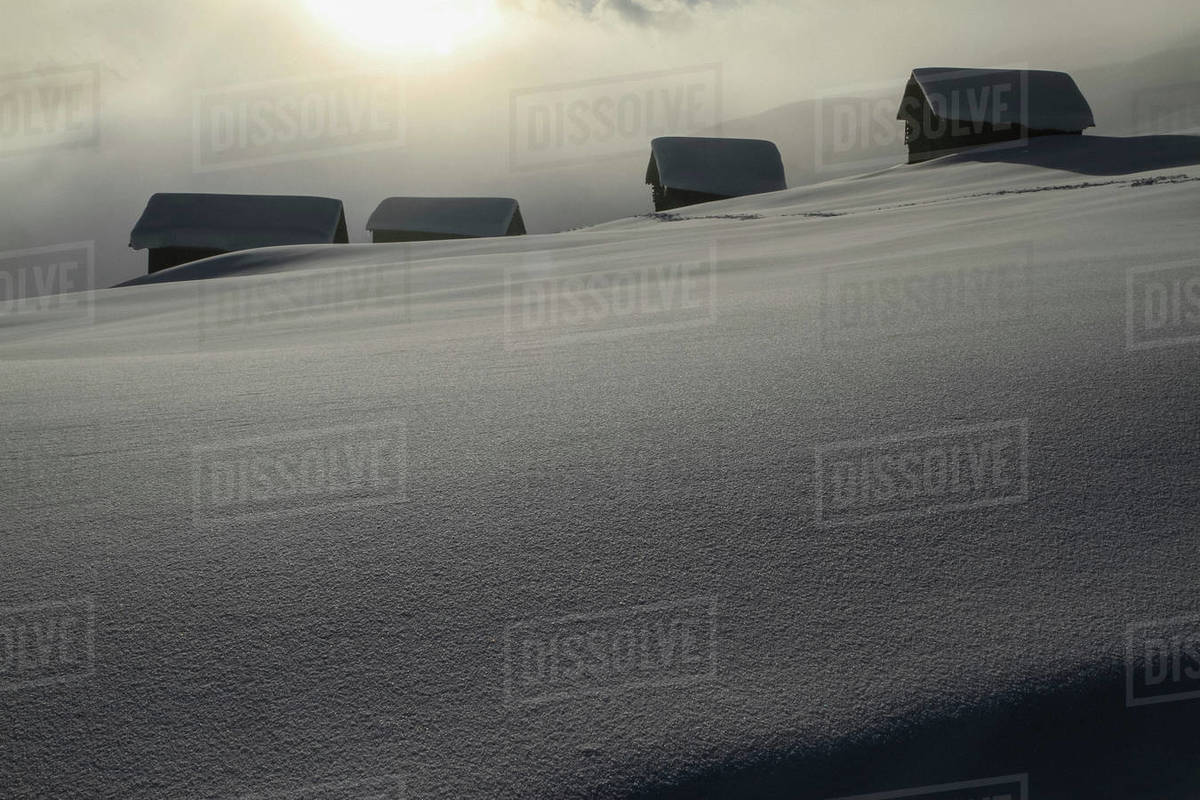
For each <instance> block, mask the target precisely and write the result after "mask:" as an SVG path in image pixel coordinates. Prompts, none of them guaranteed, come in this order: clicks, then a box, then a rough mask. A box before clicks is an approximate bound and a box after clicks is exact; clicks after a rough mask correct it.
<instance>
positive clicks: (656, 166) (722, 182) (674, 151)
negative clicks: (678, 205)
mask: <svg viewBox="0 0 1200 800" xmlns="http://www.w3.org/2000/svg"><path fill="white" fill-rule="evenodd" d="M646 183H650V184H655V183H657V184H660V185H662V186H665V187H666V188H668V189H682V190H685V191H689V192H705V193H706V194H715V195H720V196H722V197H741V196H742V195H747V194H762V193H763V192H777V191H780V190H783V189H786V188H787V179H786V178H785V177H784V174H783V160H782V159H781V158H780V157H779V148H777V147H776V146H775V145H774V143H772V142H768V141H766V140H763V139H714V138H703V137H699V136H662V137H659V138H657V139H655V140H654V141H652V142H651V143H650V166H649V167H647V169H646Z"/></svg>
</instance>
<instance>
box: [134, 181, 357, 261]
mask: <svg viewBox="0 0 1200 800" xmlns="http://www.w3.org/2000/svg"><path fill="white" fill-rule="evenodd" d="M341 221H342V201H340V200H333V199H331V198H328V197H290V196H286V195H246V194H171V193H159V194H155V195H153V196H151V198H150V201H149V202H148V203H147V204H146V210H145V211H143V212H142V216H141V218H140V219H139V220H138V221H137V224H136V225H135V226H134V228H133V232H132V233H131V234H130V236H129V246H130V247H133V248H136V249H138V250H141V249H144V248H150V247H201V248H212V249H214V250H246V249H249V248H252V247H269V246H273V245H288V244H318V243H324V242H333V241H335V237H336V235H337V230H338V224H339V223H340V222H341Z"/></svg>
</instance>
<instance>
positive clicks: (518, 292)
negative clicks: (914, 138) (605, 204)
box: [0, 137, 1200, 798]
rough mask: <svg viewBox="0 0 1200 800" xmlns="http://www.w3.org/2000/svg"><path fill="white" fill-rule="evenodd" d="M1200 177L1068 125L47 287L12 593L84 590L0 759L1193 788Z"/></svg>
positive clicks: (408, 775)
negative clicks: (695, 190) (617, 200)
mask: <svg viewBox="0 0 1200 800" xmlns="http://www.w3.org/2000/svg"><path fill="white" fill-rule="evenodd" d="M1198 211H1200V140H1198V139H1196V138H1191V137H1167V138H1154V139H1145V140H1102V139H1095V138H1093V137H1073V138H1072V140H1071V141H1066V140H1061V141H1059V140H1053V139H1048V140H1040V141H1034V142H1031V143H1030V144H1029V146H1028V147H1027V148H1024V149H1019V150H1014V149H1000V150H996V151H995V152H976V153H973V154H966V155H962V156H956V157H951V158H947V159H942V160H939V161H934V162H930V163H928V164H924V165H919V166H912V167H910V166H900V167H896V168H893V169H889V170H885V171H882V172H879V173H875V174H871V175H866V176H861V177H858V178H853V179H846V180H840V181H835V182H830V183H826V184H821V185H817V186H812V187H808V188H804V189H798V190H791V191H785V192H777V193H774V194H768V195H761V196H756V197H746V198H739V199H735V200H730V201H725V202H721V203H713V204H708V205H703V206H696V207H692V208H688V209H685V210H683V211H681V212H678V213H675V214H671V215H657V216H649V217H643V218H637V219H630V220H622V221H619V222H614V223H610V224H607V225H602V226H598V227H596V228H592V229H588V230H582V231H577V232H572V233H567V234H559V235H553V236H529V237H519V238H508V239H495V240H487V241H454V242H431V243H420V244H409V245H380V246H366V245H362V246H359V245H350V246H299V247H286V248H269V249H263V250H254V251H249V252H245V253H240V254H232V255H228V256H221V257H217V258H213V259H208V260H205V261H201V262H197V263H194V264H188V265H185V266H181V267H177V268H175V269H172V270H167V271H165V272H163V273H159V274H157V275H155V276H150V277H148V278H146V279H143V280H141V281H139V282H138V283H139V284H140V285H136V286H127V287H124V288H118V289H113V290H106V291H99V292H96V293H94V295H90V296H87V297H86V298H81V299H80V302H78V303H76V304H75V305H73V306H64V307H62V308H58V309H56V310H37V308H36V307H34V306H33V305H18V306H17V307H15V308H14V309H13V310H12V312H11V313H9V314H7V315H5V317H4V318H0V322H2V323H3V328H0V337H2V340H0V356H2V357H3V358H4V360H5V375H6V377H5V379H4V381H3V382H2V383H0V387H2V392H3V408H4V412H3V414H4V420H5V423H4V428H5V432H6V449H5V452H6V455H5V460H6V468H5V470H4V479H3V483H4V486H3V492H2V493H0V514H2V516H3V518H4V519H5V520H6V522H7V525H6V527H7V531H6V535H5V538H4V543H3V554H4V561H5V564H6V577H7V580H6V581H5V582H4V584H3V586H0V602H2V603H3V604H4V605H5V607H6V608H10V609H25V610H24V611H21V612H20V613H21V614H25V615H26V616H25V617H21V619H26V618H27V617H28V615H30V614H42V615H43V616H42V617H39V619H44V618H45V616H44V615H45V614H46V613H47V612H46V610H45V609H46V607H45V606H42V605H37V604H40V603H44V602H46V601H69V600H72V599H78V598H84V600H83V601H80V602H83V603H84V605H83V606H80V607H81V608H82V607H87V608H94V623H93V624H92V625H91V627H90V630H91V631H92V634H93V637H92V639H93V647H92V650H91V651H90V657H88V656H87V655H86V654H84V655H81V657H80V658H79V659H76V660H73V661H71V664H70V665H68V666H69V667H70V670H71V671H70V674H67V675H65V678H64V680H52V681H51V682H49V683H47V682H44V681H43V682H37V681H38V679H39V675H40V677H41V678H46V677H47V676H48V677H50V678H55V677H56V676H57V677H63V676H58V675H57V674H54V675H48V674H41V673H39V672H38V670H39V669H42V670H43V672H44V671H45V670H46V669H49V667H47V666H46V664H44V663H43V662H41V661H39V660H38V659H37V658H36V657H34V658H32V659H31V660H30V659H27V661H26V662H20V664H18V665H17V666H11V664H12V663H15V662H10V668H11V669H14V670H18V672H19V674H17V675H16V678H17V679H19V680H14V681H9V684H10V689H9V691H6V693H5V695H4V697H3V706H2V707H3V717H4V725H3V730H4V734H3V738H2V741H3V747H2V748H0V785H3V786H4V787H5V790H4V794H5V795H6V796H8V797H43V796H63V797H97V798H99V797H113V798H118V797H119V798H138V797H146V798H149V797H162V796H171V797H196V798H219V797H242V796H267V797H275V796H279V797H310V796H312V797H316V796H322V797H324V796H353V792H354V791H360V792H363V791H366V789H364V788H363V787H366V786H370V787H372V789H371V791H374V792H375V794H380V793H382V792H384V791H393V789H380V788H379V786H380V784H379V782H380V781H384V782H389V781H391V780H392V779H393V777H394V779H395V781H396V783H395V784H394V787H399V786H401V785H403V787H404V789H403V791H405V792H406V793H407V796H411V797H425V796H435V797H564V796H567V797H584V796H587V797H637V796H666V797H699V796H729V797H768V796H769V797H784V796H786V797H792V798H796V797H800V798H822V797H840V796H848V795H857V794H864V793H871V792H889V791H899V790H905V789H909V788H911V787H919V786H935V785H943V784H953V783H957V782H970V781H980V780H982V779H989V778H992V777H995V776H1022V778H1023V780H1024V781H1025V784H1024V785H1025V786H1026V787H1027V789H1028V793H1029V796H1030V797H1036V798H1042V797H1064V798H1065V797H1083V796H1120V797H1145V798H1186V797H1193V796H1195V793H1196V790H1197V787H1200V756H1198V755H1197V753H1200V735H1198V734H1197V732H1196V729H1195V725H1194V723H1193V721H1192V717H1193V716H1194V711H1195V706H1194V703H1195V702H1196V701H1195V700H1189V699H1187V696H1188V693H1187V691H1185V690H1187V689H1189V688H1190V684H1188V683H1187V681H1188V678H1187V677H1186V675H1183V674H1171V673H1170V671H1169V670H1167V671H1165V672H1164V671H1163V669H1162V664H1160V663H1159V662H1154V663H1151V659H1153V658H1156V657H1157V656H1155V653H1156V652H1158V651H1156V650H1155V649H1154V648H1156V647H1157V648H1160V650H1161V648H1163V647H1166V646H1167V645H1166V644H1164V643H1170V642H1174V641H1179V642H1184V643H1186V642H1188V641H1190V639H1189V638H1188V634H1187V631H1188V630H1189V629H1188V628H1187V625H1189V624H1193V625H1194V622H1193V623H1189V622H1188V621H1187V620H1189V619H1191V617H1190V616H1189V615H1196V614H1200V608H1198V607H1197V600H1196V597H1195V585H1196V575H1197V572H1198V570H1200V555H1198V551H1197V548H1196V544H1195V535H1196V520H1197V519H1200V491H1198V489H1200V486H1198V482H1200V477H1198V476H1200V461H1198V453H1200V448H1198V447H1197V445H1198V443H1200V439H1198V429H1197V416H1196V407H1197V397H1198V394H1200V393H1198V389H1200V350H1198V349H1197V345H1196V343H1195V341H1194V340H1195V335H1196V330H1195V329H1194V327H1189V326H1192V325H1193V323H1192V322H1190V321H1189V318H1188V316H1187V314H1186V313H1184V312H1186V311H1188V310H1189V307H1188V306H1187V303H1188V302H1190V300H1189V297H1190V295H1188V294H1187V292H1186V289H1185V287H1187V286H1190V285H1193V284H1192V283H1189V282H1190V281H1192V280H1193V279H1195V278H1196V271H1197V269H1200V266H1198V265H1197V260H1196V259H1197V250H1198V245H1200V235H1198V233H1197V226H1196V224H1195V221H1196V217H1197V212H1198ZM1174 287H1180V292H1176V293H1175V294H1174V295H1172V294H1171V292H1172V291H1173V290H1174ZM1160 292H1167V294H1166V295H1163V296H1164V297H1167V304H1166V305H1162V304H1160V303H1159V302H1158V299H1157V298H1159V297H1160V294H1159V293H1160ZM1172 303H1173V304H1174V305H1172ZM1172 308H1176V309H1179V310H1180V313H1179V314H1173V313H1172ZM939 459H940V460H939ZM889 481H890V482H891V483H890V485H889ZM89 603H90V605H87V604H89ZM30 609H33V610H30ZM14 613H17V612H11V613H10V614H9V616H8V617H6V619H8V620H10V621H11V620H12V619H16V617H13V616H12V614H14ZM78 619H84V620H86V619H88V618H87V617H86V616H80V617H78ZM1171 620H1174V621H1175V622H1170V623H1167V622H1164V621H1171ZM31 624H32V623H31ZM39 624H40V623H39ZM15 625H16V623H12V624H10V625H9V626H8V627H7V628H6V630H8V631H13V630H18V629H19V628H18V627H14V626H15ZM1163 625H1174V626H1176V630H1175V632H1166V633H1164V632H1162V631H1160V630H1159V628H1160V627H1161V626H1163ZM1179 626H1183V627H1182V628H1180V627H1179ZM86 627H87V626H86V625H84V626H83V628H86ZM32 629H34V630H46V628H45V626H44V625H43V626H41V627H36V626H35V627H34V628H32ZM81 629H82V628H72V629H71V630H73V631H77V630H81ZM21 630H23V629H21ZM1179 630H1183V631H1184V633H1182V634H1181V633H1179V632H1178V631H1179ZM1190 630H1193V631H1194V628H1192V629H1190ZM11 641H14V642H15V641H16V639H15V638H13V639H12V640H11ZM10 647H16V645H15V644H14V645H10ZM9 652H12V650H10V651H9ZM30 652H33V653H34V654H35V655H36V651H30ZM81 652H82V651H81ZM1163 652H1165V651H1163ZM1131 654H1132V655H1131ZM1185 655H1186V654H1185ZM1127 657H1131V659H1132V660H1131V661H1130V662H1129V665H1127V664H1126V659H1127ZM1168 660H1169V659H1168ZM1162 663H1167V662H1162ZM1181 663H1182V664H1183V665H1184V666H1186V665H1188V664H1190V662H1189V661H1187V660H1186V658H1184V659H1183V660H1182V662H1181ZM21 664H24V666H21ZM55 664H56V665H57V666H56V668H59V667H61V668H62V669H67V667H64V666H63V665H62V664H59V663H58V662H57V661H56V662H55ZM1127 666H1129V668H1130V669H1129V671H1128V672H1127V671H1126V670H1127ZM21 669H24V670H26V672H20V670H21ZM26 673H28V674H26ZM5 677H6V679H8V678H13V677H14V676H13V675H6V676H5ZM1127 678H1128V679H1129V683H1128V684H1127V682H1126V679H1127ZM1171 692H1174V695H1172V694H1171ZM1167 700H1172V701H1173V702H1166V701H1167ZM387 785H388V786H393V784H391V783H388V784H387ZM394 791H395V792H399V791H400V789H399V788H395V789H394ZM336 792H341V795H337V794H336ZM372 796H374V795H372ZM384 796H390V795H386V794H385V795H384ZM913 796H921V795H919V794H917V795H913ZM925 796H928V794H926V795H925ZM943 796H959V795H943ZM962 796H976V795H970V794H964V795H962Z"/></svg>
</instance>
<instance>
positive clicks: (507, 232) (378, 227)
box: [367, 197, 525, 243]
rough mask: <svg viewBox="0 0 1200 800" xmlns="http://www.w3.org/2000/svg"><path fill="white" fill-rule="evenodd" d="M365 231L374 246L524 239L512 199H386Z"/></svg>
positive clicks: (523, 226)
mask: <svg viewBox="0 0 1200 800" xmlns="http://www.w3.org/2000/svg"><path fill="white" fill-rule="evenodd" d="M367 230H369V231H370V232H371V237H372V241H374V242H377V243H379V242H424V241H429V240H432V239H474V238H480V237H489V236H524V235H525V220H524V219H522V218H521V206H520V204H518V203H517V201H516V200H514V199H512V198H511V197H389V198H388V199H386V200H384V201H383V202H382V203H380V204H379V207H378V208H376V209H375V212H374V213H373V214H371V218H370V219H369V220H367Z"/></svg>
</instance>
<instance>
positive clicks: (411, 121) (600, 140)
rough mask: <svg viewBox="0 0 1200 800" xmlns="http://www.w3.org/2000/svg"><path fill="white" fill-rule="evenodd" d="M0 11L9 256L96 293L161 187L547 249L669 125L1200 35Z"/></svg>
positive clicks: (173, 9)
mask: <svg viewBox="0 0 1200 800" xmlns="http://www.w3.org/2000/svg"><path fill="white" fill-rule="evenodd" d="M5 16H6V19H5V25H4V26H3V28H0V181H3V185H4V191H5V195H6V202H5V207H6V212H5V214H4V215H3V216H2V217H0V252H12V251H17V250H21V249H24V248H37V247H45V246H50V245H54V244H56V243H63V242H79V241H94V242H95V243H96V268H95V273H96V278H95V282H96V284H97V285H99V286H106V285H110V284H112V283H114V282H117V281H119V280H123V279H127V278H130V277H133V276H135V275H137V274H139V272H142V271H144V269H145V258H144V254H143V253H136V252H133V251H131V250H129V249H128V247H127V244H128V232H129V229H130V228H131V227H132V225H133V223H134V222H135V221H136V219H137V217H138V215H139V214H140V212H141V210H142V208H143V206H144V204H145V201H146V198H147V197H148V196H149V195H150V194H151V193H153V192H155V191H201V192H248V193H263V194H270V193H302V194H316V195H325V196H332V197H337V198H340V199H343V200H344V201H345V202H346V207H347V216H348V223H349V227H350V230H351V238H352V240H357V241H365V240H366V233H365V232H364V230H363V226H364V225H365V222H366V218H367V216H368V215H369V214H370V211H371V210H372V208H373V207H374V205H375V204H376V203H378V201H379V200H382V199H383V198H384V197H386V196H388V195H397V194H443V195H445V194H483V195H511V196H516V197H518V199H519V200H520V201H521V203H522V207H523V209H524V210H525V218H526V221H527V223H528V225H529V228H530V230H531V231H533V232H551V231H555V230H561V229H563V228H566V227H571V226H574V225H581V224H588V223H593V222H598V221H602V220H604V219H610V218H614V217H619V216H625V215H628V214H634V213H642V212H645V211H647V210H649V196H648V192H647V191H646V189H645V187H644V186H643V185H642V175H641V174H640V173H641V171H642V170H644V167H645V157H646V153H647V152H648V150H647V149H646V143H647V141H648V138H649V137H650V136H652V135H654V134H655V133H658V132H667V131H668V130H669V129H670V130H676V129H678V130H679V132H690V130H691V129H694V128H703V127H704V126H705V125H707V124H709V123H716V122H721V121H722V120H729V119H736V118H740V117H745V116H748V115H753V114H757V113H759V112H762V111H765V110H767V109H771V108H774V107H777V106H783V105H786V104H789V103H794V102H796V101H799V100H804V99H807V98H813V97H819V96H823V95H829V94H845V93H853V92H854V91H856V90H857V89H861V88H862V87H874V88H877V89H878V88H879V87H883V90H884V91H891V88H890V87H891V86H892V85H893V84H897V83H898V84H899V85H902V84H903V81H904V78H905V77H906V76H907V74H908V71H909V70H911V69H912V68H913V67H915V66H921V65H926V66H934V65H937V66H943V65H944V66H987V65H1017V64H1021V65H1028V66H1031V67H1047V68H1062V69H1070V70H1077V69H1083V68H1086V67H1089V66H1097V65H1102V64H1117V63H1120V62H1125V61H1135V60H1137V59H1139V58H1142V57H1143V56H1146V55H1148V54H1151V53H1154V52H1158V51H1161V50H1164V49H1167V48H1172V47H1180V46H1191V47H1193V48H1194V47H1195V46H1196V45H1197V43H1198V42H1200V39H1198V38H1197V37H1198V35H1200V34H1198V32H1200V6H1195V5H1191V4H1186V3H1181V2H1179V0H1139V2H1138V3H1136V4H1135V5H1131V4H1130V3H1129V2H1128V0H1092V1H1091V2H1088V3H1081V2H1076V1H1074V0H1005V2H1003V3H996V2H991V0H962V1H961V2H950V1H949V0H921V1H920V2H914V1H913V0H796V1H795V2H782V0H725V1H724V2H701V1H700V0H438V1H437V2H429V1H428V0H241V2H238V3H231V2H216V1H215V0H193V1H192V2H189V3H162V2H158V1H157V0H109V1H107V2H98V1H94V2H86V0H84V1H82V2H81V0H43V2H40V3H38V4H22V5H18V6H14V7H13V8H11V9H6V11H5ZM313 98H317V99H316V100H314V99H313ZM321 98H324V100H323V101H322V100H321ZM310 101H311V102H317V103H319V102H325V103H326V104H327V105H326V106H325V107H323V110H321V113H324V114H325V115H326V116H324V117H321V118H319V119H315V121H314V119H312V118H305V119H300V117H297V119H296V120H294V122H295V123H296V124H297V125H299V126H300V128H301V130H300V134H299V135H300V138H304V137H305V136H308V137H309V139H308V144H306V145H304V146H301V144H298V143H297V141H296V137H295V136H294V135H293V134H295V133H296V131H290V132H289V128H288V122H287V119H286V117H287V114H288V109H291V110H293V111H295V112H296V113H297V114H298V115H302V114H303V113H304V112H303V109H304V108H307V106H305V104H306V103H309V102H310ZM56 103H57V104H58V105H55V104H56ZM573 103H574V104H575V105H574V106H573V105H572V104H573ZM606 103H607V104H609V105H607V106H606V105H605V104H606ZM264 104H268V105H271V104H273V107H272V108H270V109H268V116H269V117H270V119H271V120H274V121H273V122H270V121H268V122H264V121H263V119H258V123H259V124H258V127H257V128H256V127H255V125H256V122H255V120H256V118H255V117H254V114H255V113H257V112H256V111H255V109H259V110H260V111H261V109H262V107H263V105H264ZM581 104H582V105H581ZM297 108H299V109H300V110H297ZM313 108H315V106H314V107H313ZM572 109H574V112H573V111H572ZM309 110H310V111H312V109H311V108H310V109H309ZM313 113H316V112H315V111H314V112H313ZM572 113H575V116H574V117H572V116H571V114H572ZM614 114H615V115H617V116H618V117H619V119H615V120H614V119H613V118H612V116H613V115H614ZM239 115H242V116H240V117H239ZM247 115H249V116H247ZM580 115H582V117H581V116H580ZM310 116H311V115H310ZM606 125H607V127H606ZM55 126H59V127H58V128H57V129H56V128H55ZM322 126H324V127H323V128H322ZM614 126H615V128H616V131H615V133H616V135H615V138H611V137H610V134H613V132H614V131H613V127H614ZM622 126H624V127H622ZM684 128H686V129H688V130H683V129H684ZM784 135H786V132H781V133H780V136H784ZM289 137H291V138H289ZM622 137H624V138H622ZM597 165H602V166H597ZM2 266H3V265H2V264H0V267H2Z"/></svg>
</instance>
